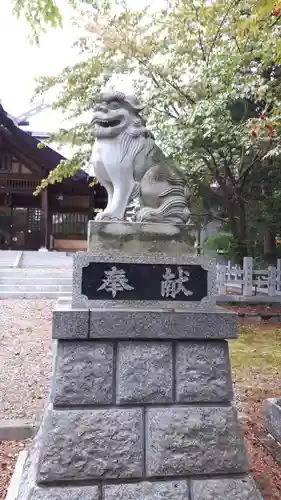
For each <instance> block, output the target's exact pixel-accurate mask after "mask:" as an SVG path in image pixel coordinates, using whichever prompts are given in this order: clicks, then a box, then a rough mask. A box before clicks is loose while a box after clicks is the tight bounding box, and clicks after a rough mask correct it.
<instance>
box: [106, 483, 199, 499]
mask: <svg viewBox="0 0 281 500" xmlns="http://www.w3.org/2000/svg"><path fill="white" fill-rule="evenodd" d="M188 495H189V494H188V483H187V481H171V482H170V481H166V482H162V483H160V482H159V483H158V482H155V483H149V482H143V483H138V484H118V485H112V486H105V487H104V500H188V499H189V496H188Z"/></svg>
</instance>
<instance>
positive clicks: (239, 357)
mask: <svg viewBox="0 0 281 500" xmlns="http://www.w3.org/2000/svg"><path fill="white" fill-rule="evenodd" d="M230 353H231V362H232V369H233V370H234V372H235V373H236V376H238V377H245V376H251V374H252V373H256V372H258V373H261V372H262V373H263V374H264V375H266V374H268V376H270V377H274V375H276V376H277V377H278V375H279V374H281V328H278V327H274V326H273V325H271V326H269V325H268V326H267V327H261V326H245V327H243V326H241V327H240V336H239V338H238V340H233V341H231V342H230Z"/></svg>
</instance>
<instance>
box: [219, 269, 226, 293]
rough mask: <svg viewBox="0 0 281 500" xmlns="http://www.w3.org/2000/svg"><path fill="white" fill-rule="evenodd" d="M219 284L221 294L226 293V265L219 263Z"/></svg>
mask: <svg viewBox="0 0 281 500" xmlns="http://www.w3.org/2000/svg"><path fill="white" fill-rule="evenodd" d="M218 284H219V287H218V288H219V289H218V293H219V295H226V266H224V265H223V264H219V265H218Z"/></svg>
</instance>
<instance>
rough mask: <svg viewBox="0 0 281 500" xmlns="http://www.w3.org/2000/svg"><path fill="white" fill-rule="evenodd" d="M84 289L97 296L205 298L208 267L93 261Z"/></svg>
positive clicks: (85, 275)
mask: <svg viewBox="0 0 281 500" xmlns="http://www.w3.org/2000/svg"><path fill="white" fill-rule="evenodd" d="M81 293H82V294H83V295H85V296H86V297H87V298H88V299H90V300H91V299H96V300H146V301H147V300H160V301H162V300H163V301H165V300H169V301H171V300H175V301H193V302H197V301H201V300H202V299H203V298H204V297H206V296H207V293H208V290H207V271H206V270H205V269H203V268H202V267H201V266H200V265H179V266H177V265H174V264H135V263H112V262H90V264H89V265H88V266H86V267H83V270H82V286H81Z"/></svg>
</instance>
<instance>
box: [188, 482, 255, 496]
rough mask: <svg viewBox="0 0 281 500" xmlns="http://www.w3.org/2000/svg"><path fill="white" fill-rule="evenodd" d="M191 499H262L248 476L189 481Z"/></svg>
mask: <svg viewBox="0 0 281 500" xmlns="http://www.w3.org/2000/svg"><path fill="white" fill-rule="evenodd" d="M190 493H191V500H262V496H261V494H260V492H259V491H258V489H257V487H256V485H255V483H254V481H253V480H252V478H251V477H250V476H245V477H242V478H241V477H239V478H235V477H230V478H224V479H205V480H202V479H200V480H194V481H191V485H190Z"/></svg>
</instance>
